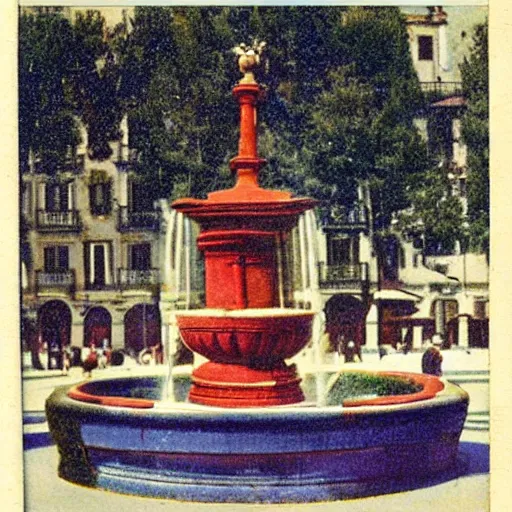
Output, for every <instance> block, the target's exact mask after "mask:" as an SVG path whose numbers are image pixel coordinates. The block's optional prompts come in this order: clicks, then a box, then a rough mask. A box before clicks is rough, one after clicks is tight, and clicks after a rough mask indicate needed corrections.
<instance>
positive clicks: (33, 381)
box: [23, 350, 494, 512]
mask: <svg viewBox="0 0 512 512" xmlns="http://www.w3.org/2000/svg"><path fill="white" fill-rule="evenodd" d="M443 356H444V362H443V371H444V374H445V376H446V377H447V378H448V379H449V380H453V381H455V382H457V381H458V383H459V384H460V385H461V386H462V387H463V388H465V389H467V391H468V392H469V394H470V400H471V405H470V411H469V412H470V414H469V415H468V421H467V422H466V426H465V429H464V431H463V434H462V437H461V443H460V453H459V467H458V474H459V477H458V478H455V479H452V480H449V481H445V482H442V483H431V484H428V485H425V486H424V487H423V488H419V489H415V490H413V491H407V492H400V493H395V494H388V495H382V496H376V497H368V498H361V499H356V500H346V501H337V502H323V503H309V504H281V505H275V504H274V505H271V504H261V505H255V504H205V503H184V502H178V501H173V500H162V499H153V498H143V497H134V496H125V495H121V494H115V493H111V492H105V491H99V490H96V489H88V488H84V487H80V486H77V485H74V484H71V483H69V482H66V481H64V480H61V479H59V478H58V477H57V464H58V454H57V449H56V447H55V445H53V444H51V440H50V438H49V436H48V427H47V424H46V422H45V418H44V402H45V400H46V398H47V397H48V396H49V395H50V393H51V392H52V391H53V389H54V388H55V387H56V386H60V385H67V384H72V383H74V382H79V381H81V380H83V377H82V373H81V369H80V368H72V369H71V371H70V372H69V375H67V376H63V375H61V374H60V372H57V371H53V372H41V371H37V372H36V371H25V372H24V375H23V411H24V426H23V431H24V440H25V442H26V444H25V451H24V467H25V478H24V480H25V507H24V510H25V511H26V512H68V511H69V512H74V511H87V512H104V511H105V510H106V509H118V510H122V511H123V512H132V511H133V512H136V511H137V512H146V511H148V512H149V511H152V512H153V511H155V510H162V511H164V510H172V511H177V512H192V511H196V510H197V511H199V512H201V511H205V512H206V511H212V512H216V511H226V512H228V511H229V512H231V511H235V512H237V511H240V512H245V511H249V510H255V511H262V512H263V511H276V510H278V509H279V510H290V511H291V510H293V511H295V510H299V511H304V512H305V511H318V512H324V511H335V510H336V511H341V512H343V511H348V510H350V511H351V512H363V511H364V512H377V511H378V512H388V511H389V512H393V511H401V512H403V511H404V510H414V511H415V512H416V511H418V512H422V511H425V512H431V511H437V510H442V511H447V512H452V511H453V512H485V511H487V510H489V485H490V484H489V480H490V479H489V398H488V388H489V383H488V360H487V358H488V352H487V351H486V350H474V351H471V352H470V353H466V352H465V351H460V350H457V351H456V350H452V351H443ZM300 364H301V365H302V366H303V367H307V362H304V363H300ZM337 366H338V364H337V363H336V362H335V361H331V362H329V363H328V364H326V365H325V368H326V369H333V368H335V367H337ZM350 367H351V368H368V369H370V368H371V369H380V370H402V371H406V370H408V371H414V372H419V371H421V354H414V353H413V354H407V355H403V354H392V355H389V356H386V357H384V358H383V359H382V360H379V359H378V358H373V359H372V358H367V360H366V361H364V362H362V363H355V364H351V365H350ZM163 370H164V368H163V367H154V366H153V367H152V366H137V365H126V366H125V367H114V368H108V369H105V370H95V371H94V372H93V378H104V377H113V376H127V375H144V374H148V373H154V372H155V371H163ZM176 370H177V371H178V372H179V371H187V370H189V369H187V368H183V367H177V368H176ZM493 510H494V507H493Z"/></svg>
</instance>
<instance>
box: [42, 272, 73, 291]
mask: <svg viewBox="0 0 512 512" xmlns="http://www.w3.org/2000/svg"><path fill="white" fill-rule="evenodd" d="M36 287H37V291H38V292H40V291H42V290H48V289H51V290H55V289H58V290H64V291H67V292H71V291H72V290H73V289H74V288H75V272H74V271H73V270H62V271H54V272H45V271H43V270H38V271H36Z"/></svg>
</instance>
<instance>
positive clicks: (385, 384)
mask: <svg viewBox="0 0 512 512" xmlns="http://www.w3.org/2000/svg"><path fill="white" fill-rule="evenodd" d="M422 389H423V387H422V386H421V385H420V384H417V383H415V382H413V381H412V380H411V379H408V378H406V377H394V376H383V375H377V374H371V373H358V372H342V373H340V374H338V375H337V376H336V380H335V381H334V383H333V384H332V385H331V386H330V388H329V391H328V392H327V405H339V404H343V402H344V400H347V399H356V398H361V399H363V398H375V397H378V396H388V395H407V394H412V393H417V392H418V391H421V390H422Z"/></svg>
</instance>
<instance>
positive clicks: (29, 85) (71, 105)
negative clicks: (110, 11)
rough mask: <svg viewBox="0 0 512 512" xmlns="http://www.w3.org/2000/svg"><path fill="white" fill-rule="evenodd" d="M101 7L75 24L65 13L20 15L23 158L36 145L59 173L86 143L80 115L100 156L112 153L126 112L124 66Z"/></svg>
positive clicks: (47, 168) (92, 151) (41, 156)
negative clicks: (120, 71)
mask: <svg viewBox="0 0 512 512" xmlns="http://www.w3.org/2000/svg"><path fill="white" fill-rule="evenodd" d="M106 33H107V32H106V27H105V20H104V18H103V17H102V16H101V14H100V13H99V11H92V10H88V11H86V12H85V13H81V12H79V13H78V14H77V16H76V19H75V23H74V24H71V23H70V22H69V21H68V20H67V19H66V18H65V17H64V16H63V15H62V14H61V13H53V12H51V13H43V14H36V15H32V14H25V13H22V14H21V17H20V37H19V40H20V51H19V56H20V57H19V125H20V161H21V162H22V165H24V164H25V163H26V162H27V161H28V155H29V151H30V150H32V151H33V152H34V153H35V154H36V156H37V157H38V158H39V159H40V160H41V162H42V164H43V167H44V170H45V172H47V173H49V174H54V173H56V172H57V169H58V167H59V165H60V164H61V163H62V162H63V161H64V160H65V159H66V158H67V157H68V156H69V155H70V153H72V152H73V148H75V147H76V146H77V145H78V143H79V142H80V136H79V130H78V124H77V119H78V118H80V119H81V120H82V121H83V122H84V124H85V126H86V128H87V131H88V151H89V154H90V156H91V157H92V158H94V159H100V160H102V159H106V158H108V157H109V156H110V154H111V149H110V147H109V145H108V142H109V141H110V140H114V139H116V138H118V136H119V134H118V126H119V121H120V119H121V116H122V109H121V108H120V103H119V93H118V83H119V77H118V65H117V64H116V62H115V55H114V53H113V51H112V46H111V45H110V44H109V41H108V40H107V38H106Z"/></svg>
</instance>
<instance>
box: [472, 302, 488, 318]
mask: <svg viewBox="0 0 512 512" xmlns="http://www.w3.org/2000/svg"><path fill="white" fill-rule="evenodd" d="M474 307H475V318H477V319H479V320H483V319H485V318H489V302H488V301H486V300H475V302H474Z"/></svg>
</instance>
